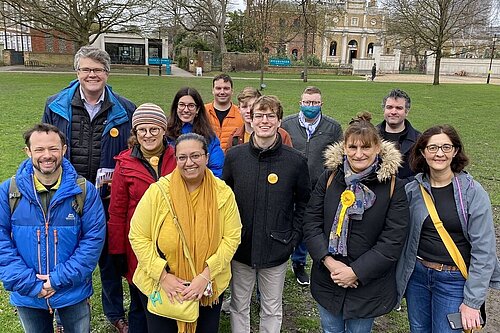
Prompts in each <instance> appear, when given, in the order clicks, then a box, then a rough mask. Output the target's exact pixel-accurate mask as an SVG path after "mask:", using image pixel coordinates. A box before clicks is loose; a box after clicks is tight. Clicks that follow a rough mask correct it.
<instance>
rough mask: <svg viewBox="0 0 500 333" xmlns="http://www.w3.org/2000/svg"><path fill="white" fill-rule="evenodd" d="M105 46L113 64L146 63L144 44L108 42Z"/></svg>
mask: <svg viewBox="0 0 500 333" xmlns="http://www.w3.org/2000/svg"><path fill="white" fill-rule="evenodd" d="M104 48H105V49H106V52H108V54H109V56H110V57H111V63H112V64H132V65H144V64H145V63H146V61H145V59H144V56H145V46H144V45H143V44H122V43H106V44H105V46H104Z"/></svg>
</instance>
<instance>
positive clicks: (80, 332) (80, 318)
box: [17, 300, 90, 333]
mask: <svg viewBox="0 0 500 333" xmlns="http://www.w3.org/2000/svg"><path fill="white" fill-rule="evenodd" d="M57 311H58V313H59V317H60V318H61V323H62V324H63V326H64V332H67V333H88V332H90V305H89V302H88V300H83V301H81V302H80V303H77V304H74V305H70V306H67V307H64V308H59V309H57ZM17 313H18V314H19V320H20V321H21V325H22V326H23V329H24V331H25V332H26V333H53V332H54V324H53V320H54V318H53V316H54V314H51V313H50V312H49V310H44V309H35V308H27V307H23V306H18V307H17Z"/></svg>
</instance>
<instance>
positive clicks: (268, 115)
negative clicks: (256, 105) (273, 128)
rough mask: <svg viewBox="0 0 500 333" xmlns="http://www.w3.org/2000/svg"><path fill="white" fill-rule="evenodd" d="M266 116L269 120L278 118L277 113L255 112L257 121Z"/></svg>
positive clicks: (254, 116)
mask: <svg viewBox="0 0 500 333" xmlns="http://www.w3.org/2000/svg"><path fill="white" fill-rule="evenodd" d="M264 117H266V118H267V120H269V121H275V120H276V119H278V115H277V114H276V113H254V114H253V119H254V120H257V121H262V120H264Z"/></svg>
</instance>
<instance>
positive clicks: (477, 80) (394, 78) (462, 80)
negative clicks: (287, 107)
mask: <svg viewBox="0 0 500 333" xmlns="http://www.w3.org/2000/svg"><path fill="white" fill-rule="evenodd" d="M0 72H23V73H30V72H44V73H68V72H73V70H72V69H71V68H69V67H68V68H53V69H52V68H48V67H35V68H30V67H25V66H23V65H19V66H0ZM113 75H144V74H142V73H123V72H113ZM172 76H178V77H194V75H193V73H190V72H188V71H185V70H183V69H181V68H179V67H177V66H176V65H172ZM207 76H208V77H210V78H211V77H212V75H211V74H210V73H208V74H207ZM234 79H236V80H256V79H257V78H245V77H235V78H234ZM265 80H266V81H291V80H293V81H300V80H301V79H298V78H297V79H290V78H283V79H282V78H266V79H265ZM433 80H434V76H433V75H424V74H380V75H377V77H376V78H375V83H376V82H408V83H417V82H418V83H429V84H432V81H433ZM311 81H349V82H364V80H351V79H345V80H343V79H341V78H335V79H330V78H328V77H326V78H324V79H323V78H314V79H311ZM439 82H440V83H458V84H486V77H471V76H456V75H441V76H440V78H439ZM490 84H494V85H500V78H499V77H492V78H491V80H490Z"/></svg>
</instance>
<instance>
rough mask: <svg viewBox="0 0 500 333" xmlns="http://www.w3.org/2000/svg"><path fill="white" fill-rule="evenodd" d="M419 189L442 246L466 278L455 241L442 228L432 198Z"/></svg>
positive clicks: (465, 269)
mask: <svg viewBox="0 0 500 333" xmlns="http://www.w3.org/2000/svg"><path fill="white" fill-rule="evenodd" d="M420 191H421V192H422V196H423V198H424V202H425V206H426V207H427V210H428V211H429V214H430V216H431V219H432V222H433V223H434V227H436V230H437V232H438V233H439V237H441V240H442V241H443V243H444V246H445V247H446V250H448V252H449V253H450V256H451V258H452V259H453V261H454V262H455V265H457V266H458V268H459V269H460V272H461V273H462V275H463V277H464V278H465V279H467V275H468V274H467V266H466V265H465V261H464V258H463V257H462V254H461V253H460V251H459V250H458V248H457V245H456V244H455V242H453V239H451V236H450V234H449V233H448V231H446V229H445V228H444V225H443V222H442V221H441V219H440V218H439V215H438V213H437V211H436V206H434V202H432V198H431V196H430V195H429V193H427V191H426V190H425V188H424V187H423V186H422V185H420Z"/></svg>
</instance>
